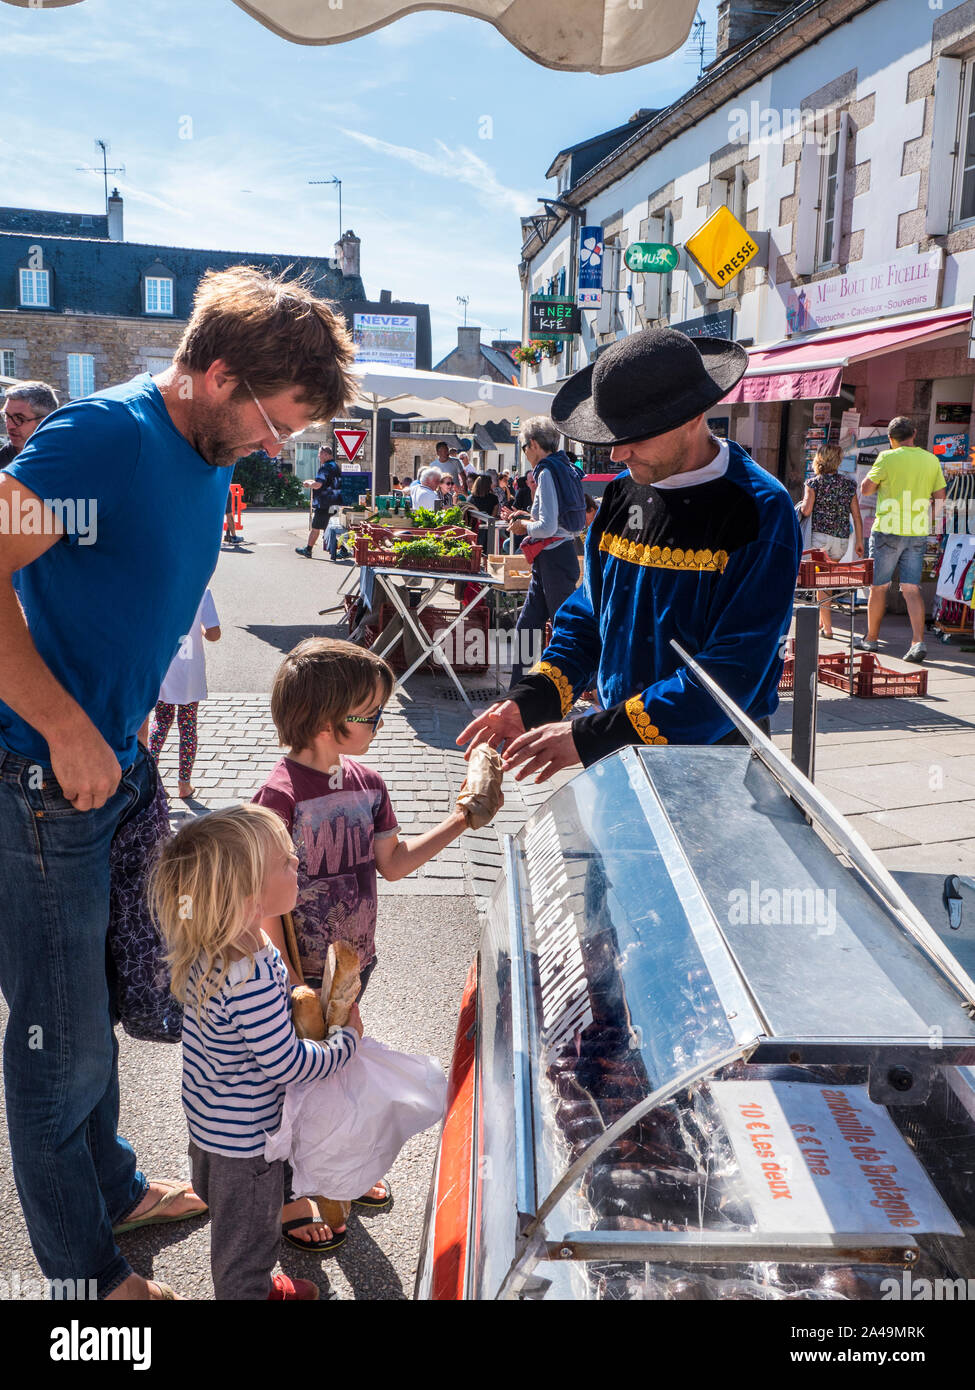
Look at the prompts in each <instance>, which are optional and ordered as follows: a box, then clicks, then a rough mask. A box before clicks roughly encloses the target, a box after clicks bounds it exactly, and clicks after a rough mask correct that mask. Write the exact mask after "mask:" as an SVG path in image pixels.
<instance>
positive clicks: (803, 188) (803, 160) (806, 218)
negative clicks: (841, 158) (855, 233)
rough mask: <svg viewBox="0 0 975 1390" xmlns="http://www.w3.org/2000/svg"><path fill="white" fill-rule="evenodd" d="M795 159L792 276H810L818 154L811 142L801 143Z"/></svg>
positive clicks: (819, 163) (818, 151) (815, 211)
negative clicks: (797, 168)
mask: <svg viewBox="0 0 975 1390" xmlns="http://www.w3.org/2000/svg"><path fill="white" fill-rule="evenodd" d="M801 149H802V153H801V154H800V156H799V176H798V184H799V188H798V192H799V206H798V208H797V209H796V274H797V275H811V274H812V273H813V271H814V270H815V268H816V226H817V223H818V218H817V215H816V214H817V210H818V204H819V174H820V165H821V155H820V150H819V146H818V145H817V144H816V142H815V141H814V140H804V141H803V142H802V146H801Z"/></svg>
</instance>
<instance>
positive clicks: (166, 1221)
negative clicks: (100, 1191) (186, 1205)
mask: <svg viewBox="0 0 975 1390" xmlns="http://www.w3.org/2000/svg"><path fill="white" fill-rule="evenodd" d="M159 1181H160V1183H162V1182H163V1181H164V1180H162V1179H160V1180H159ZM165 1186H166V1191H165V1192H164V1193H163V1195H162V1196H161V1197H160V1198H159V1201H158V1202H157V1203H156V1205H155V1206H153V1207H150V1208H149V1210H148V1211H147V1212H143V1214H142V1215H141V1216H133V1217H129V1219H128V1220H127V1221H120V1222H119V1223H118V1225H117V1226H113V1227H112V1235H113V1236H121V1235H124V1234H125V1232H126V1231H138V1230H141V1228H142V1227H143V1226H168V1225H170V1224H171V1223H172V1222H174V1221H189V1220H191V1219H192V1218H193V1217H194V1216H206V1214H207V1211H208V1208H207V1207H204V1208H203V1210H202V1211H181V1212H180V1213H179V1215H178V1216H171V1215H170V1214H169V1208H170V1207H171V1206H172V1205H173V1203H174V1202H176V1201H178V1200H179V1198H180V1197H182V1196H184V1195H185V1194H186V1193H187V1192H192V1191H193V1184H192V1183H191V1182H173V1183H165ZM193 1195H194V1197H195V1196H196V1193H195V1192H194V1193H193Z"/></svg>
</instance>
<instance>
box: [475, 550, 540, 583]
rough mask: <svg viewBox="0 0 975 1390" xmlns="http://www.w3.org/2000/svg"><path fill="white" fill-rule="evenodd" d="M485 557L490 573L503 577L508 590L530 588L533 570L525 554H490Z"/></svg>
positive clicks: (499, 577) (497, 577)
mask: <svg viewBox="0 0 975 1390" xmlns="http://www.w3.org/2000/svg"><path fill="white" fill-rule="evenodd" d="M485 558H486V560H487V567H488V573H489V574H490V575H493V577H494V578H495V579H503V580H504V587H505V590H506V591H509V592H511V591H517V590H524V589H527V588H528V584H529V581H530V580H531V573H532V572H531V566H530V565H529V564H528V563H527V561H526V560H525V557H524V555H488V556H486V557H485Z"/></svg>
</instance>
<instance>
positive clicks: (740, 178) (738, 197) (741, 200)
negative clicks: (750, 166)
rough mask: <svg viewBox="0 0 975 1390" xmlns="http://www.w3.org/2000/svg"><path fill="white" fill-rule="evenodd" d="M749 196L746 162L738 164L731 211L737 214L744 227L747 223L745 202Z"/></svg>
mask: <svg viewBox="0 0 975 1390" xmlns="http://www.w3.org/2000/svg"><path fill="white" fill-rule="evenodd" d="M747 198H748V180H747V179H746V178H745V166H744V164H736V165H735V189H734V194H733V201H732V204H731V211H732V212H733V213H734V214H735V216H736V217H737V218H738V221H739V222H740V223H741V225H742V226H743V227H744V225H745V203H746V201H747Z"/></svg>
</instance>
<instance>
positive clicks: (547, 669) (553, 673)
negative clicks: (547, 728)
mask: <svg viewBox="0 0 975 1390" xmlns="http://www.w3.org/2000/svg"><path fill="white" fill-rule="evenodd" d="M528 674H529V675H530V676H547V677H548V679H549V680H550V681H551V682H552V684H553V685H554V686H555V688H556V690H557V691H558V692H559V699H560V700H561V701H562V713H563V714H568V713H569V710H570V709H571V708H572V706H573V705H574V704H575V696H574V695H573V693H572V686H571V685H570V684H569V682H568V679H567V678H566V677H565V676H564V675H563V674H562V672H561V671H560V670H559V668H558V667H557V666H553V665H552V663H551V662H550V661H540V662H539V663H538V665H537V666H533V667H532V669H531V670H530V671H529V672H528Z"/></svg>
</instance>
